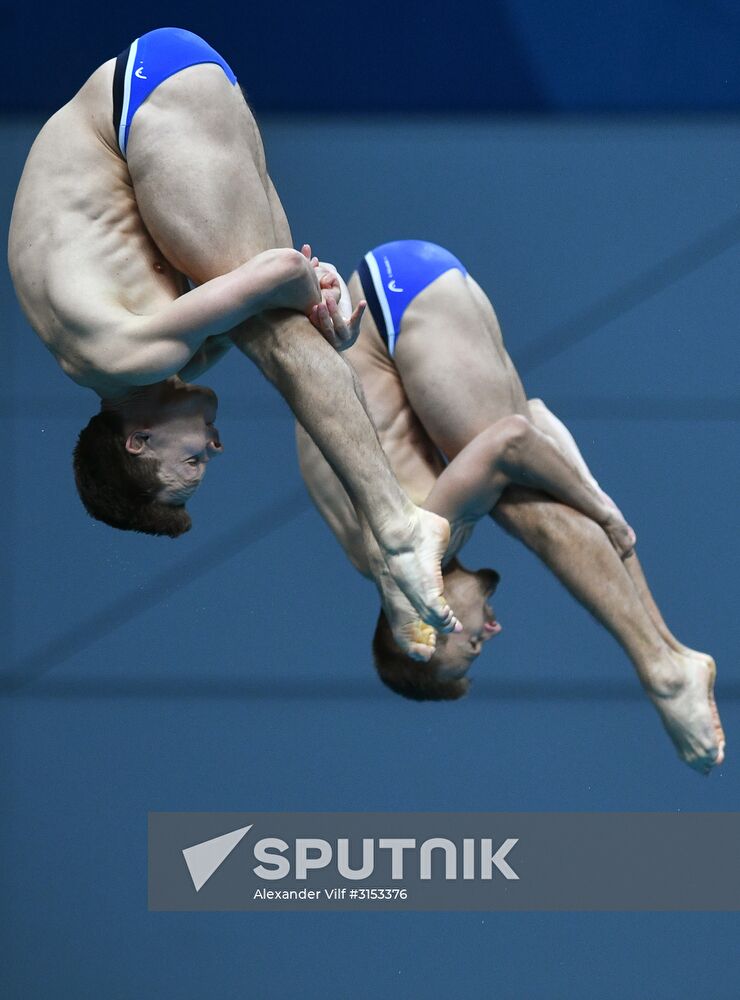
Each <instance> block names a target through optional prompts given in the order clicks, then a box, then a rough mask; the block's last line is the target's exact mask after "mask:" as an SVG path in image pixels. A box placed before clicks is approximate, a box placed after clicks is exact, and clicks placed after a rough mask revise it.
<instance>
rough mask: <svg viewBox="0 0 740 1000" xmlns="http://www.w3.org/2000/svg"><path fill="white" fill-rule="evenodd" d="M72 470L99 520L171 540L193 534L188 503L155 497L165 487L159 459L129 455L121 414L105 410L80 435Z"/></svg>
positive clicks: (89, 508)
mask: <svg viewBox="0 0 740 1000" xmlns="http://www.w3.org/2000/svg"><path fill="white" fill-rule="evenodd" d="M72 466H73V468H74V474H75V482H76V484H77V492H78V493H79V495H80V500H82V503H83V505H84V507H85V510H86V511H87V512H88V514H89V515H90V516H91V517H94V518H95V519H96V520H97V521H103V522H104V523H105V524H109V525H110V526H111V527H112V528H121V529H122V530H123V531H141V532H143V533H144V534H147V535H169V537H170V538H177V536H178V535H182V534H184V533H185V532H186V531H189V530H190V527H191V524H192V521H191V520H190V515H189V514H188V512H187V511H186V510H185V506H184V505H180V506H175V505H171V504H165V503H162V502H161V501H159V500H157V499H156V495H157V493H158V492H159V490H160V489H161V488H162V484H161V482H160V481H159V476H158V472H159V462H158V460H157V459H156V458H148V457H146V458H145V457H144V456H142V455H131V454H130V453H129V452H128V451H126V443H125V439H124V433H123V420H122V419H121V417H120V416H119V415H118V414H117V413H112V412H110V411H108V410H101V412H100V413H97V414H96V415H95V416H94V417H93V418H92V419H91V420H90V422H89V423H88V425H87V427H84V428H83V429H82V430H81V431H80V436H79V437H78V439H77V444H76V446H75V450H74V454H73V457H72Z"/></svg>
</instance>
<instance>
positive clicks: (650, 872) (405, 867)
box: [149, 813, 740, 910]
mask: <svg viewBox="0 0 740 1000" xmlns="http://www.w3.org/2000/svg"><path fill="white" fill-rule="evenodd" d="M739 840H740V813H719V814H707V813H681V814H675V813H220V814H219V813H151V814H150V816H149V906H150V909H153V910H250V909H251V910H257V909H262V910H270V909H286V908H289V909H312V910H313V909H324V910H331V909H361V908H364V909H373V910H381V909H415V910H740V868H739V867H738V865H737V864H736V844H737V843H738V842H739ZM707 842H711V843H712V851H711V852H702V853H701V857H698V856H697V853H696V845H697V843H707Z"/></svg>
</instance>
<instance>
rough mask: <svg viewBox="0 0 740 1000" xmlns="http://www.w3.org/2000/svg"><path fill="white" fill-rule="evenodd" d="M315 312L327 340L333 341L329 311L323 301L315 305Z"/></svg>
mask: <svg viewBox="0 0 740 1000" xmlns="http://www.w3.org/2000/svg"><path fill="white" fill-rule="evenodd" d="M316 312H317V315H318V319H319V323H320V324H321V325H320V330H321V332H322V333H323V335H324V336H325V337H326V338H327V340H329V341H330V342H331V341H333V339H334V324H333V323H332V321H331V316H330V315H329V311H328V309H327V308H326V305H325V303H323V302H320V303H319V305H317V306H316Z"/></svg>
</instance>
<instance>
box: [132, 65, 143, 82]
mask: <svg viewBox="0 0 740 1000" xmlns="http://www.w3.org/2000/svg"><path fill="white" fill-rule="evenodd" d="M134 76H138V78H139V79H140V80H146V77H145V76H144V67H143V66H139V68H138V69H137V70H136V72H135V73H134Z"/></svg>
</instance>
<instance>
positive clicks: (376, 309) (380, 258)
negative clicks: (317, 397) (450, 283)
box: [357, 240, 468, 356]
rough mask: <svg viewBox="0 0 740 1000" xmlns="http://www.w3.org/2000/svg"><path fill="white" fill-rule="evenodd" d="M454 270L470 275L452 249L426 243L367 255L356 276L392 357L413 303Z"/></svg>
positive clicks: (405, 242) (405, 243) (402, 244)
mask: <svg viewBox="0 0 740 1000" xmlns="http://www.w3.org/2000/svg"><path fill="white" fill-rule="evenodd" d="M453 270H455V271H460V273H461V274H464V275H466V274H467V273H468V272H467V271H466V270H465V268H464V267H463V265H462V264H461V263H460V261H459V260H458V259H457V257H455V256H454V255H453V254H451V253H450V251H449V250H445V249H444V247H439V246H437V245H436V243H427V242H426V241H425V240H397V241H396V242H395V243H383V244H382V246H379V247H376V248H375V249H374V250H370V252H369V253H366V254H365V256H364V257H363V259H362V260H361V261H360V265H359V267H358V268H357V273H358V274H359V277H360V281H361V282H362V290H363V293H364V295H365V298H366V299H367V304H368V306H369V307H370V312H371V313H372V317H373V319H374V320H375V325H376V326H377V328H378V330H379V331H380V335H381V337H382V338H383V340H384V341H385V342H386V345H387V347H388V353H389V354H390V355H391V356H393V352H394V350H395V348H396V340H397V339H398V335H399V334H400V332H401V321H402V319H403V314H404V313H405V312H406V309H407V308H408V305H409V303H410V302H411V300H412V299H415V298H416V296H417V295H418V294H419V292H423V291H424V289H425V288H426V287H427V286H428V285H431V283H432V282H433V281H435V280H436V279H437V278H439V276H440V275H442V274H445V273H446V272H447V271H453Z"/></svg>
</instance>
